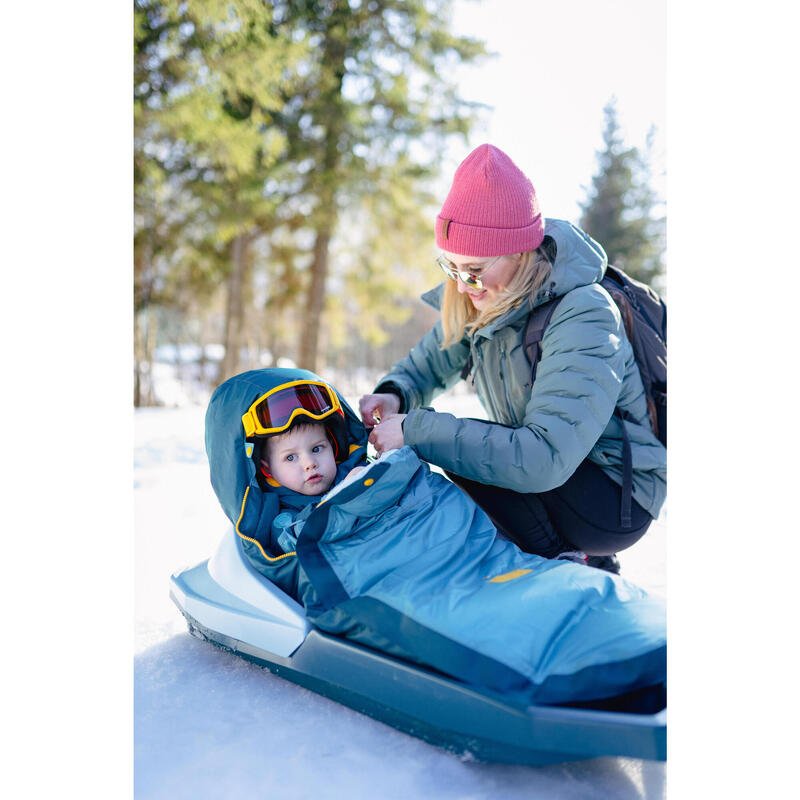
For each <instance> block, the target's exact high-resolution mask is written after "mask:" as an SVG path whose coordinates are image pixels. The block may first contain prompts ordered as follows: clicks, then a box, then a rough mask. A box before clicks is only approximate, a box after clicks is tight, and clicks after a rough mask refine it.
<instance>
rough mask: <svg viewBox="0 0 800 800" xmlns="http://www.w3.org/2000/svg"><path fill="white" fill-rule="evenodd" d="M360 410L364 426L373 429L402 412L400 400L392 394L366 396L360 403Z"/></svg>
mask: <svg viewBox="0 0 800 800" xmlns="http://www.w3.org/2000/svg"><path fill="white" fill-rule="evenodd" d="M358 410H359V411H360V412H361V419H362V420H363V421H364V424H365V425H366V426H367V427H368V428H371V427H374V426H375V425H377V424H378V423H379V422H380V421H381V420H383V419H386V418H387V417H391V416H392V414H396V413H397V412H398V411H399V410H400V398H399V397H398V396H397V395H396V394H391V393H388V394H365V395H364V396H363V397H362V398H361V399H360V400H359V401H358Z"/></svg>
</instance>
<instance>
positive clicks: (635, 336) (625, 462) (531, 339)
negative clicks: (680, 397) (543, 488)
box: [522, 264, 667, 528]
mask: <svg viewBox="0 0 800 800" xmlns="http://www.w3.org/2000/svg"><path fill="white" fill-rule="evenodd" d="M600 285H601V286H602V287H603V288H604V289H605V290H606V291H607V292H608V293H609V294H610V295H611V299H612V300H613V301H614V302H615V303H616V305H617V308H619V311H620V314H621V315H622V321H623V324H624V325H625V332H626V333H627V334H628V340H629V341H630V343H631V346H632V347H633V356H634V358H635V359H636V365H637V366H638V368H639V374H640V375H641V377H642V384H643V386H644V394H645V398H646V400H647V413H648V416H649V418H650V427H651V428H652V429H653V433H654V434H655V435H656V436H657V437H658V440H659V441H660V442H661V444H663V445H664V447H666V446H667V306H666V304H665V303H664V301H663V300H662V299H661V298H660V297H659V296H658V294H656V292H655V291H653V289H651V288H650V287H649V286H648V285H647V284H646V283H641V282H640V281H637V280H634V279H633V278H631V277H630V276H629V275H626V274H625V273H624V272H623V271H622V270H621V269H618V268H617V267H612V266H611V265H610V264H609V266H608V267H607V268H606V274H605V276H604V277H603V280H602V281H600ZM560 301H561V297H556V298H554V299H553V300H550V301H548V302H546V303H543V304H542V305H540V306H537V307H536V308H534V309H533V311H532V312H531V313H530V316H529V317H528V321H527V323H526V324H525V331H524V333H523V336H522V344H523V348H524V350H525V355H526V356H527V357H528V360H529V361H530V363H531V386H532V385H533V381H534V380H535V378H536V367H537V365H538V363H539V359H540V358H541V356H542V348H541V341H542V337H543V336H544V331H545V328H546V327H547V325H548V323H549V322H550V318H551V317H552V316H553V312H554V311H555V310H556V306H557V305H558V304H559V302H560ZM614 413H615V414H616V415H617V416H618V417H619V418H620V419H621V420H625V419H627V418H628V417H629V415H628V414H627V412H623V411H622V410H621V409H620V408H619V407H617V408H615V409H614ZM632 492H633V460H632V457H631V445H630V439H629V438H628V433H627V431H626V429H625V426H624V425H622V494H621V503H620V520H621V524H622V527H624V528H626V527H630V525H631V497H632Z"/></svg>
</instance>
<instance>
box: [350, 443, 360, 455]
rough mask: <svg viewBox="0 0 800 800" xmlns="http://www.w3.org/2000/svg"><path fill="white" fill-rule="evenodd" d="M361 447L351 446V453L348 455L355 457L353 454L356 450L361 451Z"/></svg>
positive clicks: (357, 445) (358, 445)
mask: <svg viewBox="0 0 800 800" xmlns="http://www.w3.org/2000/svg"><path fill="white" fill-rule="evenodd" d="M361 447H362V445H360V444H351V445H350V452H349V453H348V455H353V453H355V451H356V450H360V449H361Z"/></svg>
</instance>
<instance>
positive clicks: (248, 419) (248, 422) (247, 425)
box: [242, 380, 344, 439]
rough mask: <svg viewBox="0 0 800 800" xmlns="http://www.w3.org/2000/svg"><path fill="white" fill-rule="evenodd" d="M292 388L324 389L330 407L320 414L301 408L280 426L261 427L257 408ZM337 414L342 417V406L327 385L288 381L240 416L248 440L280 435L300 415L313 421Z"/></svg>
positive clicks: (313, 382)
mask: <svg viewBox="0 0 800 800" xmlns="http://www.w3.org/2000/svg"><path fill="white" fill-rule="evenodd" d="M294 386H319V387H321V388H322V389H324V391H325V394H326V395H327V397H328V400H329V401H330V405H331V407H330V408H329V409H327V410H325V411H323V412H322V413H319V414H317V413H314V412H313V411H310V410H309V409H306V408H303V407H302V406H300V407H298V408H295V409H294V410H293V411H292V412H291V414H290V415H289V418H288V419H287V420H286V421H285V422H283V423H282V424H281V425H278V426H275V427H271V428H266V427H264V425H262V423H261V420H260V419H259V418H258V412H257V408H258V407H259V406H260V405H261V404H262V403H263V402H264V401H265V400H267V399H268V398H269V397H271V396H272V395H274V394H277V393H278V392H281V391H284V390H285V389H291V388H292V387H294ZM337 412H338V413H339V414H341V415H342V416H344V411H342V405H341V403H340V402H339V398H338V396H337V395H336V392H335V391H333V389H331V387H330V386H328V384H327V383H323V382H322V381H308V380H299V381H289V383H282V384H281V385H280V386H276V387H275V388H274V389H270V390H269V391H268V392H266V393H264V394H262V395H261V396H260V397H259V398H258V399H256V400H255V401H254V402H253V403H252V404H251V405H250V408H248V409H247V411H246V412H245V413H244V414H243V415H242V425H244V434H245V437H246V438H248V439H249V438H250V437H251V436H265V435H267V434H271V433H280V432H281V431H283V430H286V429H287V428H288V427H289V426H290V425H291V424H292V422H294V420H295V419H296V418H297V417H298V416H300V415H301V414H302V415H304V416H306V417H309V418H310V419H313V420H321V419H325V418H326V417H329V416H330V415H331V414H335V413H337Z"/></svg>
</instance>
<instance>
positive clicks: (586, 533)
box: [446, 460, 653, 558]
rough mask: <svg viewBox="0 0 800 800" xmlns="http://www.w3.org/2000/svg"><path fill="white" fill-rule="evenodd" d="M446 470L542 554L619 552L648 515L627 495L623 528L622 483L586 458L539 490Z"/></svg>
mask: <svg viewBox="0 0 800 800" xmlns="http://www.w3.org/2000/svg"><path fill="white" fill-rule="evenodd" d="M446 474H447V477H448V478H450V480H451V481H453V483H455V484H456V485H457V486H458V487H460V488H461V489H462V490H463V491H465V492H466V493H467V494H468V495H469V496H470V497H471V498H472V499H473V500H474V501H475V502H476V503H477V504H478V505H479V506H480V507H481V508H482V509H483V510H484V511H485V512H486V514H487V515H488V516H489V518H490V519H491V520H492V522H493V523H494V524H495V527H497V528H498V530H500V531H501V532H502V533H504V534H505V535H506V536H507V537H508V538H509V539H511V541H512V542H514V543H515V544H516V545H517V547H519V548H520V550H524V551H525V552H526V553H536V554H537V555H541V556H545V557H546V558H553V557H554V556H556V555H558V554H559V553H562V552H564V551H567V550H582V551H583V552H584V553H586V554H587V555H590V556H591V555H596V556H603V555H611V554H612V553H618V552H619V551H620V550H624V549H625V548H626V547H630V546H631V545H632V544H635V543H636V542H638V541H639V539H641V538H642V536H643V535H644V533H645V531H646V530H647V529H648V527H649V526H650V523H651V522H652V521H653V518H652V517H651V516H650V514H649V513H648V512H647V511H645V510H644V509H643V508H642V507H641V506H640V505H639V504H638V503H637V502H636V500H631V526H630V527H629V528H623V527H622V526H621V524H620V500H621V494H622V489H621V488H620V487H619V486H618V485H617V484H616V483H614V481H612V480H611V478H609V477H608V476H607V475H606V474H605V473H604V472H603V471H602V470H601V469H600V467H598V466H597V465H596V464H593V463H592V462H590V461H588V460H587V461H584V462H583V463H582V464H581V465H580V466H579V467H578V469H577V470H575V472H574V474H573V475H572V477H571V478H569V480H568V481H567V482H566V483H564V484H563V485H562V486H559V487H558V488H556V489H552V490H551V491H549V492H541V493H538V494H534V493H531V494H521V493H520V492H515V491H512V490H511V489H503V488H501V487H499V486H488V485H486V484H483V483H476V482H475V481H470V480H467V479H466V478H462V477H460V476H459V475H454V474H452V473H450V472H448V473H446Z"/></svg>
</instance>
